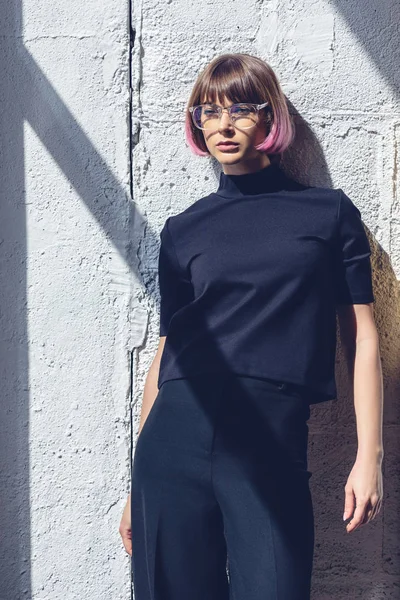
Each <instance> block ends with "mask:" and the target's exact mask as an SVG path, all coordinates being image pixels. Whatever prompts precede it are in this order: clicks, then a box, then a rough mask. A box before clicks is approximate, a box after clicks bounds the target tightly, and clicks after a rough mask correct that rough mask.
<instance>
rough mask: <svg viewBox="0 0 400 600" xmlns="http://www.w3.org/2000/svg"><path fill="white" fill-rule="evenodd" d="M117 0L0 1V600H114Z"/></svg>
mask: <svg viewBox="0 0 400 600" xmlns="http://www.w3.org/2000/svg"><path fill="white" fill-rule="evenodd" d="M128 10H129V9H128V5H127V3H124V2H119V3H118V2H117V3H115V2H111V1H107V0H106V1H105V2H96V1H89V2H88V3H85V4H82V3H81V2H74V1H72V2H69V3H68V2H67V3H66V2H60V1H58V0H55V1H54V2H51V3H43V2H33V1H31V0H25V2H24V5H23V6H22V5H19V3H18V2H11V0H9V1H7V2H6V3H4V5H2V19H1V28H2V29H1V55H2V65H3V68H4V67H5V69H6V73H5V76H4V75H3V77H2V83H1V89H0V100H1V111H2V124H1V131H0V139H1V144H2V152H1V218H0V248H1V282H0V307H1V309H0V310H1V326H0V332H1V333H0V339H1V363H0V364H1V405H0V406H1V408H0V429H1V431H0V460H1V485H0V505H1V510H0V531H1V535H0V547H1V560H0V598H1V600H19V599H30V598H34V599H35V600H39V599H40V600H47V599H49V600H50V599H51V600H61V599H63V600H64V599H65V600H73V599H79V600H83V599H86V598H87V599H89V598H90V599H93V598H96V599H99V600H100V599H104V600H110V598H112V599H113V600H114V599H118V598H121V599H122V598H124V599H125V598H127V597H129V594H130V583H129V566H130V565H129V560H128V557H127V556H126V555H125V553H124V552H123V548H122V544H121V541H120V537H119V534H118V524H119V519H120V516H121V512H122V508H123V503H124V498H125V497H126V495H127V493H128V489H129V446H130V444H129V441H130V412H129V399H130V368H131V357H130V349H131V346H132V344H131V337H130V336H131V324H130V315H131V313H132V306H131V303H132V298H133V294H132V289H133V285H134V282H136V280H137V273H136V264H137V261H136V258H135V247H134V243H135V242H134V240H135V239H137V236H136V235H135V232H134V227H135V226H136V222H135V220H134V218H133V216H134V213H135V210H134V205H133V203H132V202H131V201H130V198H129V195H130V190H129V181H130V157H129V147H130V144H129V109H130V106H129V30H128V26H127V25H128Z"/></svg>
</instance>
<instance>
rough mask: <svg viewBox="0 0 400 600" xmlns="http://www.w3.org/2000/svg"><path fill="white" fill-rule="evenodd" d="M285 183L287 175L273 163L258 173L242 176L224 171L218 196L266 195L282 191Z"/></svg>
mask: <svg viewBox="0 0 400 600" xmlns="http://www.w3.org/2000/svg"><path fill="white" fill-rule="evenodd" d="M284 181H285V174H284V172H283V171H282V169H281V168H280V167H279V165H278V164H277V163H271V164H269V165H267V166H266V167H263V168H262V169H260V170H258V171H254V172H253V173H244V174H242V175H227V174H226V173H224V172H223V171H222V172H221V174H220V177H219V187H218V189H217V191H216V194H218V195H219V196H224V197H225V198H239V197H242V196H251V195H254V194H266V193H268V192H275V191H278V190H280V189H282V188H283V184H284Z"/></svg>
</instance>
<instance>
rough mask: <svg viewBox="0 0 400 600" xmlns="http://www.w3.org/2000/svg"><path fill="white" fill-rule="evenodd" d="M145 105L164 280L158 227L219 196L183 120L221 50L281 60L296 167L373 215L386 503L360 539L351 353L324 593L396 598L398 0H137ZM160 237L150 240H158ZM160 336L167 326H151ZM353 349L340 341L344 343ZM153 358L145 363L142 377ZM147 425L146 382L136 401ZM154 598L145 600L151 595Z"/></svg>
mask: <svg viewBox="0 0 400 600" xmlns="http://www.w3.org/2000/svg"><path fill="white" fill-rule="evenodd" d="M133 9H134V10H133V13H134V23H135V24H136V27H137V28H138V29H137V36H136V41H135V52H136V54H135V59H134V63H133V64H134V65H135V72H136V73H137V74H138V76H139V74H141V81H140V91H137V90H136V93H135V96H134V102H133V106H134V112H135V116H136V117H137V118H138V119H139V120H140V122H141V124H142V126H141V127H140V135H139V142H138V144H137V145H136V146H135V147H134V150H133V161H134V167H135V170H134V173H135V177H134V184H135V197H136V198H137V199H138V202H139V203H140V207H141V209H142V210H143V211H144V212H145V213H146V217H147V219H148V222H149V224H150V225H151V227H149V229H148V230H146V235H145V238H144V245H143V255H142V256H143V261H144V260H146V258H145V257H147V261H148V264H149V263H150V265H151V269H152V273H154V269H155V264H154V259H155V256H154V255H153V254H152V248H153V238H154V233H153V229H155V230H157V231H158V230H159V228H160V227H161V226H162V224H163V222H164V221H165V218H166V217H167V216H168V215H173V214H176V213H178V212H180V211H181V210H182V209H184V208H186V207H187V206H189V205H190V204H191V203H193V202H195V201H196V200H197V199H198V198H200V197H201V196H202V195H205V194H207V193H209V192H211V191H214V190H215V189H216V187H217V185H218V176H219V170H218V168H217V167H216V165H215V163H214V162H213V161H210V160H208V159H206V158H200V157H195V156H193V155H192V154H191V152H190V151H189V149H188V148H187V147H186V144H185V141H184V133H183V111H184V108H185V104H186V101H187V99H188V97H189V93H190V91H191V87H192V85H193V83H194V81H195V78H196V76H197V74H198V72H199V71H200V70H201V69H202V68H203V67H204V66H205V65H206V64H207V63H208V62H209V61H210V60H211V59H212V58H214V56H216V55H218V54H222V53H225V52H231V51H232V52H242V51H243V52H248V53H250V54H256V55H257V56H259V57H260V58H263V59H264V60H266V61H267V62H269V63H270V64H271V66H272V67H273V68H274V70H275V71H276V73H277V75H278V77H279V79H280V81H281V84H282V87H283V90H284V92H285V94H286V95H287V97H288V99H289V101H290V104H291V111H292V112H293V114H294V115H295V122H296V125H297V132H298V135H297V138H296V140H295V143H294V146H293V148H292V149H291V151H290V152H288V153H287V156H285V160H284V165H285V167H286V169H287V170H288V171H289V172H291V173H292V174H293V175H295V176H296V177H297V178H298V179H300V180H302V181H305V182H309V183H311V184H313V185H326V186H333V187H341V188H343V189H344V191H345V192H346V193H348V194H349V195H350V197H351V198H352V199H353V201H354V202H355V204H356V205H357V206H358V207H359V208H360V210H361V212H362V216H363V221H364V223H365V225H366V227H367V230H368V231H369V236H370V241H371V246H372V250H373V256H372V263H373V268H374V289H375V295H376V304H375V310H376V318H377V322H378V326H379V332H380V335H381V349H382V360H383V367H384V375H385V398H386V405H385V442H386V444H385V450H386V454H385V473H386V477H387V481H386V483H385V494H387V497H385V502H386V503H385V508H384V510H383V511H381V513H380V515H379V516H378V517H377V519H376V520H375V521H374V522H372V523H370V524H369V525H368V526H366V527H364V528H362V529H360V530H358V531H357V532H355V533H354V535H351V536H350V535H349V536H347V534H346V532H345V530H344V525H343V522H342V514H343V508H344V491H343V488H344V485H345V482H346V479H347V477H348V475H349V473H350V469H351V466H352V464H353V461H354V459H355V454H356V433H355V422H354V414H353V412H354V411H353V405H352V397H351V389H350V386H349V380H348V378H347V372H346V368H345V365H344V362H343V357H342V356H341V352H340V351H339V352H338V369H337V371H338V384H339V393H338V401H336V402H329V403H326V405H319V406H314V407H313V409H312V416H311V421H310V444H309V453H310V468H311V470H312V471H313V477H312V478H311V486H312V491H313V496H314V503H315V518H316V528H317V539H316V553H315V567H314V580H313V594H314V598H316V599H318V600H328V599H329V600H331V599H333V598H335V600H336V599H337V600H339V599H340V600H342V599H343V600H344V599H345V598H346V599H347V598H356V597H361V598H365V599H366V600H372V599H374V600H375V599H380V598H386V597H389V598H396V594H397V588H396V586H395V583H396V582H397V586H398V583H399V575H400V561H399V555H398V542H396V532H397V534H398V525H396V523H397V518H398V517H397V515H398V513H399V510H400V501H399V498H400V496H399V492H398V483H397V479H398V478H396V477H394V473H395V470H396V464H397V463H398V442H397V440H398V439H399V433H400V431H399V417H400V414H399V408H398V406H399V403H398V398H399V389H400V342H399V339H400V335H399V326H400V314H399V313H400V309H399V305H400V302H399V284H398V279H399V276H400V235H399V234H400V210H399V195H398V194H399V172H400V171H399V168H398V165H399V153H398V147H399V141H400V138H399V118H400V105H399V79H400V77H399V73H400V71H399V68H398V65H399V64H400V47H399V44H398V39H399V38H398V29H399V22H400V6H399V4H398V3H396V2H395V0H392V1H390V2H385V3H378V2H373V1H372V0H371V1H367V2H363V3H362V4H360V3H359V2H356V1H355V0H354V1H351V0H350V1H347V0H346V1H344V0H335V1H334V0H331V1H326V0H316V1H314V2H310V1H304V0H303V1H301V0H300V1H298V0H296V1H294V0H270V1H267V0H264V1H257V0H253V1H252V0H250V1H249V2H236V1H235V0H224V1H223V2H218V3H217V2H215V1H211V0H210V1H207V0H206V1H204V2H196V1H194V0H189V1H188V0H171V1H169V2H162V3H156V2H154V1H150V0H141V1H139V0H135V1H134V6H133ZM147 232H148V233H147ZM150 249H151V252H150ZM149 327H150V329H151V339H152V340H153V337H154V339H155V338H156V336H157V333H158V331H157V327H158V318H157V314H156V310H153V311H152V313H151V317H150V320H149ZM339 350H340V344H339ZM147 366H148V353H147V352H143V353H141V355H140V358H139V362H138V366H137V374H136V377H137V381H139V382H142V381H143V379H144V377H145V373H146V369H147ZM136 399H137V405H136V408H137V409H138V410H137V416H136V417H135V418H137V417H138V413H139V403H140V386H139V389H138V393H137V396H136ZM138 600H140V599H138Z"/></svg>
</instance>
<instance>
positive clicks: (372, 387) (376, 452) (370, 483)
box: [338, 303, 384, 532]
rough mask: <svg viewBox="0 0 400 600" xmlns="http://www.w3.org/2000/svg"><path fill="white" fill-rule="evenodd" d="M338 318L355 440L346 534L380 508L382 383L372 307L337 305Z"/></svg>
mask: <svg viewBox="0 0 400 600" xmlns="http://www.w3.org/2000/svg"><path fill="white" fill-rule="evenodd" d="M338 317H339V325H340V332H341V339H342V341H343V345H344V347H345V351H346V354H347V356H350V357H351V364H352V375H353V391H354V408H355V415H356V423H357V441H358V450H357V456H356V461H355V465H354V467H353V470H352V472H351V473H350V476H349V479H348V481H347V484H346V487H345V492H346V501H345V515H344V517H345V519H346V518H348V517H350V516H351V515H352V514H353V510H354V508H355V504H357V508H356V510H355V513H354V518H353V520H352V522H351V524H348V525H347V531H348V532H349V531H351V530H353V529H355V528H356V527H357V526H359V525H361V524H365V523H366V522H368V521H369V520H371V519H372V518H374V517H375V516H376V515H377V514H378V512H379V510H380V507H381V501H382V474H381V466H382V460H383V456H384V451H383V441H382V424H383V381H382V368H381V359H380V349H379V337H378V332H377V329H376V325H375V321H374V314H373V304H372V303H370V304H354V305H342V306H339V307H338ZM354 496H355V498H354Z"/></svg>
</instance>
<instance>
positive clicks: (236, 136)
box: [202, 98, 270, 174]
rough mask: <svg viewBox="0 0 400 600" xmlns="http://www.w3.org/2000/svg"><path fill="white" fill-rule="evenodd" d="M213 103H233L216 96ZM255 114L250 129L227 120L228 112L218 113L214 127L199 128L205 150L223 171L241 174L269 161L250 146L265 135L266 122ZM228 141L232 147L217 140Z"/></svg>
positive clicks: (226, 104) (259, 141) (263, 153)
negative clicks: (218, 116) (219, 117)
mask: <svg viewBox="0 0 400 600" xmlns="http://www.w3.org/2000/svg"><path fill="white" fill-rule="evenodd" d="M216 104H219V105H220V106H224V107H228V106H231V105H232V104H233V102H231V101H230V100H229V99H228V98H222V99H221V98H218V99H217V101H216ZM261 115H262V112H260V113H259V117H258V122H257V124H256V125H255V126H254V127H251V128H250V129H240V126H234V125H233V124H232V123H231V122H230V120H229V114H228V111H224V112H223V113H222V116H221V119H220V121H218V120H216V124H215V128H213V129H212V130H210V131H209V130H206V131H205V130H202V133H203V135H204V141H205V144H206V146H207V149H208V151H209V153H210V154H211V155H212V156H214V158H216V159H217V160H218V162H219V163H221V166H222V169H223V171H224V173H228V174H241V173H246V172H251V171H254V170H257V169H259V168H262V167H263V166H267V165H268V164H269V163H270V161H269V159H268V156H267V155H266V154H265V152H260V151H259V150H256V149H255V148H254V146H257V145H258V144H261V142H262V141H263V140H264V139H265V138H266V136H267V134H268V127H269V125H268V124H267V123H265V122H264V121H263V120H262V116H261ZM223 141H225V142H232V144H234V145H233V146H229V147H228V146H223V145H220V146H218V144H219V143H220V142H223Z"/></svg>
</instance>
